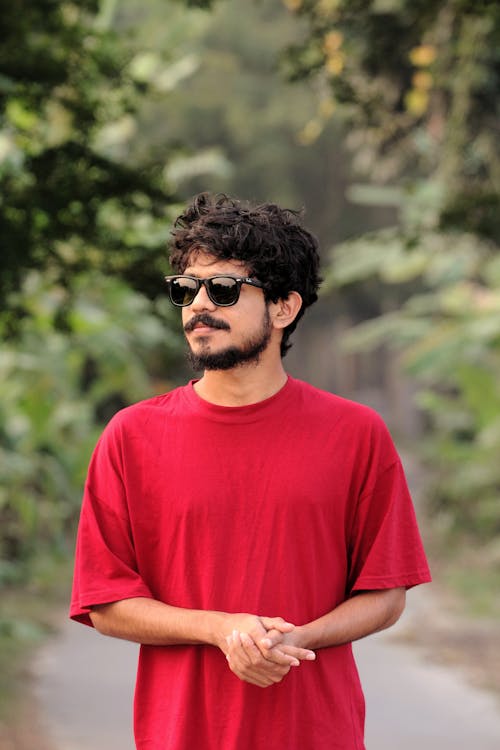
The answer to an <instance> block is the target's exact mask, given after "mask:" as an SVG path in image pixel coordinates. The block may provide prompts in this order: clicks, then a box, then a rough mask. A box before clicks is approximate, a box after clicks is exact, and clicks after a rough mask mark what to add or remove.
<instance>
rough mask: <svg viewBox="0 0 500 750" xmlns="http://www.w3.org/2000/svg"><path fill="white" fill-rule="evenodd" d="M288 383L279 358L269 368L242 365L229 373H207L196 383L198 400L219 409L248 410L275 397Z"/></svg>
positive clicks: (218, 371) (207, 371) (223, 371)
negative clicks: (207, 402) (237, 407)
mask: <svg viewBox="0 0 500 750" xmlns="http://www.w3.org/2000/svg"><path fill="white" fill-rule="evenodd" d="M286 381H287V374H286V372H285V370H284V368H283V364H282V362H281V358H280V359H279V362H275V363H273V364H272V365H270V364H269V365H267V366H266V365H264V363H259V364H257V365H255V364H253V365H252V364H249V365H241V366H239V367H234V368H232V369H231V370H206V371H205V372H204V374H203V377H202V378H201V379H200V380H199V381H198V382H197V383H195V386H194V389H195V391H196V393H197V394H198V396H200V398H202V399H204V400H205V401H209V402H210V403H212V404H217V405H218V406H248V404H255V403H257V402H258V401H264V400H265V399H266V398H270V397H271V396H274V394H275V393H277V392H278V391H279V390H281V388H283V386H284V385H285V383H286Z"/></svg>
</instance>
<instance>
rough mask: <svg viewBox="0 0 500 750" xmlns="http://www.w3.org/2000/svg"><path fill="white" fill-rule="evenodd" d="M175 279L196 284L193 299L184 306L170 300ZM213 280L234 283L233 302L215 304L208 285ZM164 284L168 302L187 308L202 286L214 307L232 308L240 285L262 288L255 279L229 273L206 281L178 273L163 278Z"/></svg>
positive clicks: (239, 292) (237, 298) (238, 295)
mask: <svg viewBox="0 0 500 750" xmlns="http://www.w3.org/2000/svg"><path fill="white" fill-rule="evenodd" d="M176 279H190V281H194V282H195V284H196V287H195V288H194V289H193V292H194V294H193V299H192V300H191V302H186V303H184V304H180V303H179V302H174V300H173V299H172V282H173V281H175V280H176ZM214 279H231V280H232V281H235V282H236V290H237V291H236V299H235V300H234V302H225V303H224V302H223V303H222V304H221V303H220V302H217V301H216V300H214V298H213V297H212V293H211V291H210V284H211V282H212V281H213V280H214ZM165 283H166V284H167V287H168V295H169V298H170V302H171V303H172V304H173V305H175V307H189V305H192V304H193V302H194V301H195V299H196V295H197V294H198V292H199V291H200V289H201V287H202V286H204V287H205V289H206V292H207V295H208V298H209V300H210V301H211V302H213V304H214V305H217V307H232V306H233V305H235V304H236V303H237V302H238V300H239V298H240V294H241V285H242V284H249V285H250V286H256V287H258V288H259V289H263V288H264V284H262V282H260V281H257V279H252V278H251V277H249V276H232V275H231V274H230V273H218V274H216V275H215V276H208V277H207V278H206V279H200V278H198V277H197V276H188V275H187V274H183V273H179V274H175V275H174V276H165Z"/></svg>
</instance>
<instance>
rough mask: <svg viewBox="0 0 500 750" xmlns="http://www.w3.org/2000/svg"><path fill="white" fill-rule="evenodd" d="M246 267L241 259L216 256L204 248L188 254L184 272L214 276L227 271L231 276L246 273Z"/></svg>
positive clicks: (191, 274)
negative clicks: (226, 258)
mask: <svg viewBox="0 0 500 750" xmlns="http://www.w3.org/2000/svg"><path fill="white" fill-rule="evenodd" d="M247 272H248V267H247V266H246V264H245V263H243V261H241V260H235V259H234V258H231V259H228V260H225V259H221V258H216V257H215V256H214V255H211V254H210V253H207V252H205V251H204V250H194V251H193V252H192V253H191V255H190V256H189V260H188V264H187V266H186V268H185V269H184V273H185V274H188V275H190V276H200V277H205V276H214V275H215V274H219V273H220V274H224V273H228V274H231V275H232V276H234V275H236V276H239V275H242V274H244V275H246V274H247Z"/></svg>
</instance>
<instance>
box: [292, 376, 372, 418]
mask: <svg viewBox="0 0 500 750" xmlns="http://www.w3.org/2000/svg"><path fill="white" fill-rule="evenodd" d="M293 382H294V387H295V390H296V393H297V396H298V398H299V399H300V402H301V404H302V405H303V407H304V408H305V409H306V410H307V411H310V412H311V413H317V414H320V415H322V416H323V418H334V419H335V420H336V421H341V422H345V423H350V424H352V425H362V426H364V427H366V426H368V425H369V426H370V427H372V428H373V429H381V430H386V429H387V428H386V426H385V423H384V420H383V419H382V417H381V416H380V415H379V414H378V413H377V412H376V411H375V410H374V409H372V408H371V407H370V406H366V405H365V404H360V403H358V402H357V401H351V400H350V399H347V398H344V397H342V396H338V395H337V394H335V393H330V392H328V391H323V390H321V389H320V388H316V387H315V386H313V385H310V384H309V383H305V382H304V381H302V380H294V381H293Z"/></svg>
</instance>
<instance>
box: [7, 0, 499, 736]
mask: <svg viewBox="0 0 500 750" xmlns="http://www.w3.org/2000/svg"><path fill="white" fill-rule="evenodd" d="M499 115H500V6H499V4H498V2H497V1H496V0H481V2H478V1H477V0H349V1H348V0H258V1H257V0H255V1H254V2H249V1H248V0H232V1H231V2H230V0H217V1H214V2H208V1H206V2H204V1H203V0H199V1H198V2H195V1H191V2H189V1H188V0H186V1H185V2H182V1H181V0H177V1H176V0H149V2H147V3H144V2H142V0H121V1H120V2H118V0H101V1H99V0H80V1H79V2H78V3H76V2H74V3H73V2H58V1H57V0H17V1H14V2H11V3H9V4H3V7H2V14H1V18H0V243H1V244H0V332H1V339H2V343H1V349H0V602H1V610H0V739H1V736H2V735H1V731H3V732H4V733H5V737H7V733H8V732H10V731H11V726H12V725H14V724H15V723H16V721H19V715H22V714H20V711H21V709H20V708H19V706H21V707H22V706H24V707H25V706H26V701H27V700H29V698H27V695H28V692H27V690H26V685H27V683H28V681H29V676H30V670H29V662H30V654H31V653H32V650H33V649H34V648H36V647H37V646H38V645H39V644H40V642H43V639H44V638H45V637H46V635H47V634H48V633H50V632H51V630H52V629H53V628H54V627H55V617H54V612H57V614H58V615H59V616H60V612H61V610H62V609H64V607H65V606H66V597H67V593H68V588H69V584H70V576H71V569H70V568H71V564H70V563H71V556H72V552H73V540H74V533H75V526H76V522H77V518H78V512H79V504H80V499H81V490H82V485H83V481H84V477H85V472H86V467H87V464H88V460H89V457H90V452H91V450H92V448H93V446H94V444H95V442H96V440H97V437H98V435H99V433H100V431H101V430H102V427H103V425H104V424H105V423H106V421H107V420H108V419H109V418H110V417H111V416H112V414H113V413H114V412H115V411H116V410H117V409H119V408H121V407H122V406H124V405H126V404H128V403H131V402H133V401H137V400H139V399H142V398H146V397H148V396H149V395H152V394H155V393H160V392H163V391H165V390H168V389H170V388H172V387H174V386H175V385H177V384H179V383H182V382H185V380H186V379H187V378H189V377H190V376H191V374H190V373H189V371H188V370H187V369H186V365H185V363H184V356H183V342H182V336H181V331H180V326H179V320H178V316H177V314H175V313H173V312H172V310H171V309H170V307H169V304H168V302H167V300H166V298H165V292H164V289H163V286H162V277H163V275H164V274H165V273H168V272H169V268H168V261H167V250H166V245H167V242H168V237H169V232H170V228H171V225H172V221H173V220H174V219H175V217H176V216H177V214H178V213H179V212H180V210H181V208H182V206H183V204H184V203H185V202H186V201H187V200H188V199H189V198H190V197H191V196H192V195H193V194H195V193H197V192H199V191H202V190H209V191H212V192H219V191H222V192H226V193H228V194H230V195H235V196H237V197H240V198H243V199H251V200H256V201H273V202H277V203H280V204H281V205H284V206H286V207H289V208H294V209H303V210H304V212H305V223H306V225H307V226H308V227H309V228H310V229H312V230H313V232H314V233H315V234H316V235H317V236H318V237H319V239H320V243H321V247H322V252H323V271H324V277H325V283H324V289H323V293H322V297H321V300H320V302H319V303H318V304H317V305H316V306H315V307H314V308H313V309H311V310H310V311H308V314H307V315H306V317H305V319H304V321H303V322H302V323H301V326H299V329H298V330H297V333H296V334H295V337H294V341H295V346H294V348H293V349H292V351H291V353H290V354H289V355H288V356H287V359H286V360H285V364H286V366H287V368H288V369H289V370H290V372H291V373H292V374H293V375H295V376H298V377H302V378H304V379H306V380H309V381H310V382H312V383H313V384H314V385H316V386H318V387H320V388H325V389H327V390H331V391H334V392H336V393H338V394H340V395H342V396H346V397H348V398H354V399H357V400H360V401H363V402H365V403H368V404H370V405H371V406H374V407H375V408H376V409H377V410H379V411H380V412H381V413H382V415H383V416H384V418H385V419H386V420H387V421H388V423H389V426H390V428H391V430H392V431H393V434H394V436H395V438H396V442H397V444H398V447H399V449H400V451H401V452H402V454H403V457H404V459H405V462H406V463H407V465H408V467H409V469H410V473H411V476H412V480H413V482H414V485H415V486H416V487H418V493H417V494H418V513H419V517H420V519H421V523H422V526H423V531H424V536H425V541H426V546H427V549H428V552H429V554H430V557H431V560H432V564H433V570H434V576H435V578H436V584H435V586H437V587H438V590H439V596H440V602H441V604H442V606H443V608H445V609H447V611H449V612H450V613H453V616H454V617H456V618H457V619H456V620H454V627H453V629H452V630H453V632H447V633H446V634H444V633H443V632H439V628H438V626H436V632H435V633H434V635H433V633H432V632H431V631H432V626H431V627H430V632H429V633H427V632H426V634H425V635H426V637H427V638H431V637H434V638H435V639H436V642H437V644H438V646H439V648H438V650H439V652H440V655H441V658H448V659H450V660H457V659H458V660H464V659H465V660H466V661H467V660H469V661H470V662H471V663H473V664H474V665H475V670H476V677H477V679H478V681H479V682H480V683H481V684H484V685H487V686H489V687H490V688H493V689H494V690H497V691H498V693H499V694H500V678H499V674H500V627H499V623H500V460H499V459H500V252H499V250H500V159H499V151H500V119H499ZM415 638H417V639H418V635H417V634H415ZM15 707H17V709H16V708H15ZM16 716H17V718H16ZM19 747H20V745H19ZM38 747H41V745H38Z"/></svg>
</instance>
